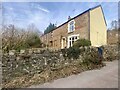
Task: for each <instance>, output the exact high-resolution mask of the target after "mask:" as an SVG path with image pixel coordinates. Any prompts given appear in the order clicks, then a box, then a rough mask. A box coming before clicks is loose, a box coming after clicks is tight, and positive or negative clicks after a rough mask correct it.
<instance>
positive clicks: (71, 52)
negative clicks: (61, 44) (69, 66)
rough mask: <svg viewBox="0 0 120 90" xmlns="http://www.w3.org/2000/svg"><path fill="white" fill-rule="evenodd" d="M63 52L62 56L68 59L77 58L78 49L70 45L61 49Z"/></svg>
mask: <svg viewBox="0 0 120 90" xmlns="http://www.w3.org/2000/svg"><path fill="white" fill-rule="evenodd" d="M61 51H62V53H63V56H64V58H65V59H66V58H68V59H71V58H73V59H78V58H79V55H80V49H79V48H77V47H70V48H68V49H62V50H61Z"/></svg>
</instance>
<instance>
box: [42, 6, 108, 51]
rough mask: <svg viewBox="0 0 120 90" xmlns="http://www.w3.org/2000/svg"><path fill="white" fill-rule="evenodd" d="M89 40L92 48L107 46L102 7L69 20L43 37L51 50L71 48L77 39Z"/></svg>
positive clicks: (43, 40) (89, 10) (91, 9)
mask: <svg viewBox="0 0 120 90" xmlns="http://www.w3.org/2000/svg"><path fill="white" fill-rule="evenodd" d="M83 38H84V39H88V40H90V41H91V45H92V46H98V45H106V44H107V28H106V20H105V17H104V13H103V9H102V7H101V5H99V6H96V7H94V8H90V9H88V10H86V11H84V12H83V13H81V14H79V15H77V16H75V17H73V18H69V19H68V21H66V22H65V23H63V24H62V25H60V26H58V27H57V28H55V29H54V30H53V31H52V32H50V33H47V34H44V35H42V36H41V41H42V42H43V43H44V44H46V45H47V46H48V47H49V48H56V49H62V48H65V47H66V48H69V47H71V46H72V45H73V43H74V42H75V41H76V40H77V39H83Z"/></svg>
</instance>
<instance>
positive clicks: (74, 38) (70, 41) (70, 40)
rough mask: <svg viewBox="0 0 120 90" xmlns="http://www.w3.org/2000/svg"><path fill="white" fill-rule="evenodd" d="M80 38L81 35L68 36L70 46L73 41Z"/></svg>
mask: <svg viewBox="0 0 120 90" xmlns="http://www.w3.org/2000/svg"><path fill="white" fill-rule="evenodd" d="M77 39H79V35H71V36H69V37H68V48H69V47H72V45H73V43H74V42H75V41H76V40H77Z"/></svg>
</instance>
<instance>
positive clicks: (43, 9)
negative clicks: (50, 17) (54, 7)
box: [38, 7, 50, 13]
mask: <svg viewBox="0 0 120 90" xmlns="http://www.w3.org/2000/svg"><path fill="white" fill-rule="evenodd" d="M38 9H39V10H42V11H44V12H47V13H49V12H50V11H49V10H47V9H45V8H41V7H38Z"/></svg>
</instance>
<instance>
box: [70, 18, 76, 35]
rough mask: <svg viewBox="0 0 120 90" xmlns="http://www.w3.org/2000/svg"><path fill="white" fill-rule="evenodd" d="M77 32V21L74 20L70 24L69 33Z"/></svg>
mask: <svg viewBox="0 0 120 90" xmlns="http://www.w3.org/2000/svg"><path fill="white" fill-rule="evenodd" d="M74 30H75V21H74V20H72V21H70V22H69V23H68V33H69V32H73V31H74Z"/></svg>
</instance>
